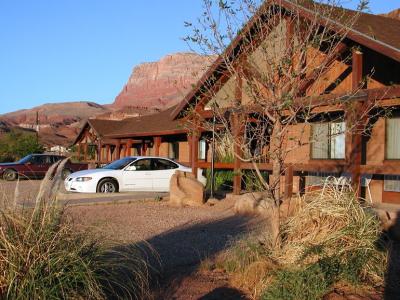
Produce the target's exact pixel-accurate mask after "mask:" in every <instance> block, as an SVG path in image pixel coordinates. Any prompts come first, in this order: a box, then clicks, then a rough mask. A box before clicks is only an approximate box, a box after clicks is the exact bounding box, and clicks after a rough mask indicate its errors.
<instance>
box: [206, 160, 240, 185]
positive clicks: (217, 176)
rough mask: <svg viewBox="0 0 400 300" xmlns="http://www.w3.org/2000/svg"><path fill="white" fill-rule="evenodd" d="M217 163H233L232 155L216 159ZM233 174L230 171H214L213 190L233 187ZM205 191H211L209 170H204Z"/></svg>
mask: <svg viewBox="0 0 400 300" xmlns="http://www.w3.org/2000/svg"><path fill="white" fill-rule="evenodd" d="M217 161H219V162H224V163H229V162H233V156H232V154H226V155H224V156H219V155H218V157H217ZM233 176H234V172H233V171H232V170H214V190H220V189H230V188H232V186H233ZM206 178H207V186H206V188H207V189H211V169H207V170H206Z"/></svg>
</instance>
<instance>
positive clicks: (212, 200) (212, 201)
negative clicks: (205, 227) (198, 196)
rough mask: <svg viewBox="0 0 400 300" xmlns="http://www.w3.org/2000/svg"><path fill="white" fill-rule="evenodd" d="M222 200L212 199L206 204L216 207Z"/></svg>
mask: <svg viewBox="0 0 400 300" xmlns="http://www.w3.org/2000/svg"><path fill="white" fill-rule="evenodd" d="M219 201H220V200H218V199H216V198H210V199H208V200H207V202H206V204H207V205H209V206H214V205H216V204H218V203H219Z"/></svg>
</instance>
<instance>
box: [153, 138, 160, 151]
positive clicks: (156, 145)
mask: <svg viewBox="0 0 400 300" xmlns="http://www.w3.org/2000/svg"><path fill="white" fill-rule="evenodd" d="M160 146H161V136H155V137H154V155H155V156H160Z"/></svg>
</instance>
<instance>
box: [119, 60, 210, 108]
mask: <svg viewBox="0 0 400 300" xmlns="http://www.w3.org/2000/svg"><path fill="white" fill-rule="evenodd" d="M212 60H213V58H212V57H206V56H201V55H198V54H194V53H177V54H172V55H167V56H165V57H163V58H162V59H161V60H160V61H158V62H152V63H144V64H140V65H139V66H137V67H135V68H134V69H133V71H132V75H131V76H130V78H129V80H128V83H127V84H126V85H125V86H124V88H123V89H122V91H121V92H120V94H119V95H118V96H117V97H116V99H115V102H114V104H113V106H114V107H117V108H121V107H125V106H136V107H141V106H144V107H147V108H161V109H163V108H167V107H170V106H172V105H174V104H176V103H178V102H179V101H180V100H182V99H183V97H184V96H185V95H186V94H187V93H188V91H189V90H190V89H191V88H192V85H193V84H195V83H196V82H197V80H198V79H199V78H200V77H201V75H202V74H203V73H204V72H205V70H206V68H207V67H208V66H209V65H210V64H211V63H212Z"/></svg>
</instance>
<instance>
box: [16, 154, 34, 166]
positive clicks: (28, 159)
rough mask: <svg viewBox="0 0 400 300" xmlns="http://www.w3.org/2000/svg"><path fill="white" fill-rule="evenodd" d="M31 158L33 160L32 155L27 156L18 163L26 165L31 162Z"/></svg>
mask: <svg viewBox="0 0 400 300" xmlns="http://www.w3.org/2000/svg"><path fill="white" fill-rule="evenodd" d="M31 158H32V155H31V154H30V155H27V156H25V157H23V158H21V159H20V160H19V161H18V163H20V164H26V163H27V162H29V161H30V160H31Z"/></svg>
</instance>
